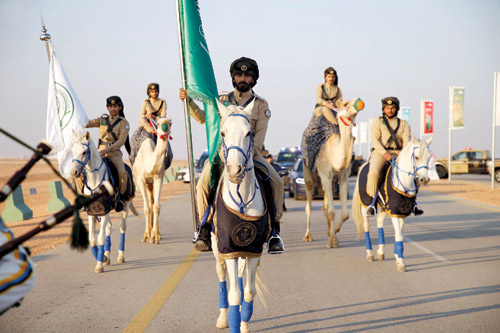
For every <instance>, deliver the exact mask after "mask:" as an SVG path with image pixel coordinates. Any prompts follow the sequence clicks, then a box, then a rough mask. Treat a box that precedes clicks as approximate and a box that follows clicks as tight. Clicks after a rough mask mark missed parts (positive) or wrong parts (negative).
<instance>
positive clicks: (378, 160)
mask: <svg viewBox="0 0 500 333" xmlns="http://www.w3.org/2000/svg"><path fill="white" fill-rule="evenodd" d="M398 111H399V99H397V97H386V98H384V99H383V100H382V113H383V114H382V115H381V116H380V117H378V118H375V120H374V121H373V123H372V125H371V126H370V141H371V142H372V146H373V151H372V153H371V155H370V169H369V171H368V179H367V184H366V192H367V193H368V195H370V197H372V198H373V197H374V196H375V194H376V192H377V187H378V182H379V179H380V172H381V171H382V168H383V167H384V165H385V164H386V163H387V162H390V161H391V160H392V158H394V159H396V158H397V157H398V155H399V153H400V152H401V150H402V149H403V147H404V146H406V144H407V143H408V142H410V133H411V130H410V126H409V125H408V123H407V122H406V121H405V120H403V119H400V118H398V117H397V115H398ZM391 132H392V133H391ZM413 213H414V214H415V215H421V214H422V213H423V211H422V210H421V209H420V208H418V206H415V207H414V211H413ZM366 215H368V216H373V215H375V207H374V206H373V205H370V206H368V209H367V212H366Z"/></svg>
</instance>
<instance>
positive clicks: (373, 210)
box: [365, 205, 377, 216]
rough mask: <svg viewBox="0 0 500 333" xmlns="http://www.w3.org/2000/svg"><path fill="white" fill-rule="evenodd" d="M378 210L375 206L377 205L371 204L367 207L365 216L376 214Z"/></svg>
mask: <svg viewBox="0 0 500 333" xmlns="http://www.w3.org/2000/svg"><path fill="white" fill-rule="evenodd" d="M376 212H377V209H376V208H375V206H372V205H370V206H368V207H367V208H366V213H365V216H375V213H376Z"/></svg>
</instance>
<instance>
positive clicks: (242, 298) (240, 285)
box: [238, 277, 244, 304]
mask: <svg viewBox="0 0 500 333" xmlns="http://www.w3.org/2000/svg"><path fill="white" fill-rule="evenodd" d="M238 287H240V293H241V299H240V304H243V300H244V297H243V296H244V291H243V278H240V277H239V278H238Z"/></svg>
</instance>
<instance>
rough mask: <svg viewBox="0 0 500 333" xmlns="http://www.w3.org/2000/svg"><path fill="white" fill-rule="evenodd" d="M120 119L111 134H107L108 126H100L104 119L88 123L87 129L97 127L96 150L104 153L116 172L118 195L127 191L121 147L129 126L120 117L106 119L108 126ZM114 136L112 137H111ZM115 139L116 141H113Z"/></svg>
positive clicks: (126, 175)
mask: <svg viewBox="0 0 500 333" xmlns="http://www.w3.org/2000/svg"><path fill="white" fill-rule="evenodd" d="M118 119H121V120H120V122H119V123H118V124H116V125H115V126H114V127H113V129H112V130H111V132H109V133H108V125H102V124H101V123H102V122H103V120H104V118H102V117H101V118H96V119H92V120H91V121H89V122H88V124H87V127H99V143H98V147H97V149H98V150H99V151H100V152H101V151H104V152H105V156H106V157H107V158H108V159H109V160H110V161H111V163H113V165H114V166H115V167H116V169H117V171H118V177H119V178H120V193H121V194H125V192H126V191H127V177H128V174H127V171H126V170H125V165H124V164H123V154H122V152H121V150H120V149H121V147H122V146H123V145H124V144H125V141H126V140H127V136H128V132H129V130H130V126H129V124H128V121H127V119H125V118H122V117H120V116H116V117H112V116H109V117H108V123H109V126H113V124H115V123H116V121H118ZM113 134H114V135H113ZM115 138H116V139H115Z"/></svg>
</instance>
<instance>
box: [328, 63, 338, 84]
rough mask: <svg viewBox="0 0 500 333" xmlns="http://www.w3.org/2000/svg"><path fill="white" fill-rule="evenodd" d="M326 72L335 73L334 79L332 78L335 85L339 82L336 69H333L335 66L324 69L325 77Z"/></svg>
mask: <svg viewBox="0 0 500 333" xmlns="http://www.w3.org/2000/svg"><path fill="white" fill-rule="evenodd" d="M328 74H333V75H335V80H333V84H334V85H335V86H337V85H338V84H339V77H338V75H337V71H336V70H335V68H333V67H331V66H330V67H328V68H327V69H325V71H324V77H326V76H327V75H328Z"/></svg>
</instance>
